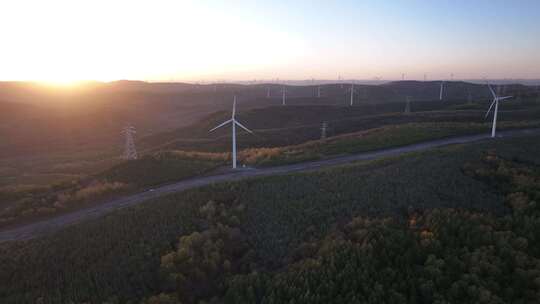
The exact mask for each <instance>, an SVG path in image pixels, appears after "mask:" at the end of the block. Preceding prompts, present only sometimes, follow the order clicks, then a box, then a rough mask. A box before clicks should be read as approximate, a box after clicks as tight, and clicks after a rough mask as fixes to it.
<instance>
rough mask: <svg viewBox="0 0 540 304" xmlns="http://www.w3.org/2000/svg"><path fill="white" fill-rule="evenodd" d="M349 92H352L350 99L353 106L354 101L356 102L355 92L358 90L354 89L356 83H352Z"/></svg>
mask: <svg viewBox="0 0 540 304" xmlns="http://www.w3.org/2000/svg"><path fill="white" fill-rule="evenodd" d="M347 91H348V92H350V94H351V95H350V99H351V106H352V105H353V102H354V93H356V90H355V89H354V83H351V87H350V88H349V89H348V90H347Z"/></svg>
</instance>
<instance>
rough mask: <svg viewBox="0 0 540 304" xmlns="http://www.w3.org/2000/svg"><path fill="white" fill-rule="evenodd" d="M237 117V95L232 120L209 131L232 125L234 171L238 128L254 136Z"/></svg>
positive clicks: (234, 167)
mask: <svg viewBox="0 0 540 304" xmlns="http://www.w3.org/2000/svg"><path fill="white" fill-rule="evenodd" d="M235 115H236V95H235V96H234V101H233V109H232V116H231V119H229V120H227V121H226V122H224V123H221V124H220V125H218V126H217V127H215V128H213V129H212V130H210V131H209V132H213V131H214V130H217V129H219V128H221V127H223V126H225V125H227V124H229V123H231V125H232V161H233V163H232V167H233V169H236V126H239V127H240V128H242V129H244V130H246V131H247V132H249V133H252V134H253V132H252V131H251V130H249V129H248V128H246V127H244V126H243V125H242V124H241V123H240V122H238V121H237V120H236V118H235Z"/></svg>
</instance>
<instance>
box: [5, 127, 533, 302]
mask: <svg viewBox="0 0 540 304" xmlns="http://www.w3.org/2000/svg"><path fill="white" fill-rule="evenodd" d="M538 139H539V138H538V136H534V137H523V138H515V139H508V140H505V141H495V142H484V143H478V144H468V145H458V146H452V147H447V148H441V149H437V150H433V151H429V152H422V153H412V154H409V155H404V156H400V157H396V158H388V159H382V160H378V161H370V162H359V163H355V164H350V165H346V166H341V167H336V168H332V169H325V170H321V171H317V172H311V173H302V174H291V175H286V176H274V177H264V178H255V179H249V180H244V181H239V182H232V183H224V184H216V185H212V186H207V187H203V188H199V189H193V190H188V191H185V192H181V193H175V194H172V195H168V196H166V197H163V198H159V199H156V200H154V201H151V202H148V203H146V204H142V205H138V206H134V207H131V208H128V209H125V210H119V211H116V212H114V213H112V214H110V215H108V216H105V217H104V218H100V219H95V220H91V221H88V222H85V223H81V224H79V225H77V226H72V227H68V228H66V229H64V230H62V231H59V232H57V233H55V234H53V235H50V236H48V237H44V238H40V239H35V240H29V241H22V242H9V243H3V244H0V265H1V266H0V267H2V268H1V269H0V286H1V287H0V299H1V300H2V303H29V302H30V303H222V302H225V303H284V302H286V303H343V302H351V303H507V302H513V303H535V301H536V300H537V299H538V296H539V292H540V268H539V267H540V260H539V258H540V256H539V254H540V248H539V247H538V239H539V238H540V213H539V210H538V204H537V203H536V202H537V201H538V199H539V197H540V158H539V155H540V144H538V143H539V142H540V141H539V140H538Z"/></svg>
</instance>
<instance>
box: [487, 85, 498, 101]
mask: <svg viewBox="0 0 540 304" xmlns="http://www.w3.org/2000/svg"><path fill="white" fill-rule="evenodd" d="M487 85H488V88H489V90H490V91H491V95H493V98H497V94H495V91H493V88H492V87H491V85H490V84H489V83H488V84H487Z"/></svg>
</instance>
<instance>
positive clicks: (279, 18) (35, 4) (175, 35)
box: [0, 0, 540, 83]
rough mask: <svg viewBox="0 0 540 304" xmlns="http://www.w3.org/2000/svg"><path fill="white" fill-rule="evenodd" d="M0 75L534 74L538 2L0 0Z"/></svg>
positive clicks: (538, 54)
mask: <svg viewBox="0 0 540 304" xmlns="http://www.w3.org/2000/svg"><path fill="white" fill-rule="evenodd" d="M0 41H1V43H0V80H34V81H45V82H58V83H70V82H75V81H80V80H99V81H112V80H119V79H132V80H146V81H201V80H204V81H234V80H254V79H258V80H263V79H266V80H268V79H276V78H279V79H282V80H284V79H311V78H315V79H337V78H338V77H341V78H343V79H375V78H380V79H388V80H390V79H401V77H402V74H405V79H423V77H424V75H426V77H427V79H450V77H451V74H454V79H474V78H476V79H480V78H484V77H486V78H491V79H495V78H498V79H502V78H524V79H531V78H540V1H538V0H513V1H510V0H447V1H446V0H432V1H431V0H394V1H381V0H372V1H369V0H364V1H362V0H356V1H352V0H350V1H349V0H332V1H330V0H324V1H317V0H312V1H293V0H289V1H286V0H284V1H281V0H274V1H254V0H252V1H247V0H246V1H242V0H238V1H235V0H229V1H225V0H222V1H217V0H193V1H192V0H185V1H184V0H176V1H167V0H148V1H138V0H130V1H124V0H108V1H104V0H92V1H87V0H48V1H43V0H3V1H1V2H0Z"/></svg>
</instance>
